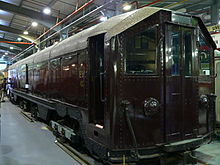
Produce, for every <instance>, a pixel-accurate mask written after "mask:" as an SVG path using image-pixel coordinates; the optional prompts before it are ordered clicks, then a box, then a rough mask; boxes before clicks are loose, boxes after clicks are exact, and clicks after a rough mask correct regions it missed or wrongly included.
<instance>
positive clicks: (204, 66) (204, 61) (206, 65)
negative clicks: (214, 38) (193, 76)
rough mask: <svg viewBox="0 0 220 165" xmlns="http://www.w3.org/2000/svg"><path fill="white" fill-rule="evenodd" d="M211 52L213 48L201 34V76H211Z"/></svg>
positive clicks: (199, 51) (199, 52)
mask: <svg viewBox="0 0 220 165" xmlns="http://www.w3.org/2000/svg"><path fill="white" fill-rule="evenodd" d="M210 51H211V46H210V45H209V44H208V43H207V42H206V40H205V37H204V36H203V35H202V34H200V36H199V48H198V55H199V67H200V72H199V73H200V75H210V53H211V52H210Z"/></svg>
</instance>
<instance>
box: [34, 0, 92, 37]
mask: <svg viewBox="0 0 220 165" xmlns="http://www.w3.org/2000/svg"><path fill="white" fill-rule="evenodd" d="M94 1H95V0H90V1H89V2H87V3H85V4H84V5H83V6H81V7H80V8H78V9H77V10H75V11H74V12H72V13H71V14H70V15H68V16H67V17H66V18H64V19H63V20H61V21H60V22H58V23H56V24H55V25H54V26H53V27H51V28H50V29H49V30H47V31H46V32H44V33H43V34H41V35H40V36H39V37H38V38H37V39H36V41H37V40H39V39H41V38H42V37H43V36H44V35H46V34H48V33H49V32H50V31H52V30H53V29H54V28H56V27H57V26H59V25H60V24H62V23H64V22H66V21H67V20H68V19H69V18H71V17H72V16H73V15H75V14H77V13H78V12H80V11H81V10H82V9H84V8H86V7H87V6H89V5H90V4H92V3H93V2H94Z"/></svg>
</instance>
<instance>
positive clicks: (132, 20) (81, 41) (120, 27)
mask: <svg viewBox="0 0 220 165" xmlns="http://www.w3.org/2000/svg"><path fill="white" fill-rule="evenodd" d="M159 10H162V8H156V7H145V8H142V9H138V10H134V11H131V12H128V13H124V14H121V15H117V16H114V17H112V18H110V19H108V20H107V21H105V22H102V23H100V24H97V25H95V26H93V27H91V28H88V29H86V30H84V31H82V32H80V33H77V34H75V35H74V36H72V37H70V38H68V39H66V40H64V41H62V42H60V43H59V44H58V45H57V46H56V48H55V49H54V50H52V53H51V55H52V57H51V58H53V57H56V56H59V55H61V54H66V53H69V52H71V51H77V50H81V49H84V48H86V47H87V39H88V38H89V37H91V36H95V35H98V34H102V33H106V35H105V40H109V39H110V38H111V37H113V36H115V35H117V34H120V33H121V32H123V31H125V30H126V29H128V28H130V27H132V26H134V25H135V24H137V23H138V22H140V21H142V20H144V19H145V18H147V17H149V16H151V15H153V14H154V13H156V12H158V11H159Z"/></svg>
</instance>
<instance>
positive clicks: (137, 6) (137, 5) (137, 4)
mask: <svg viewBox="0 0 220 165" xmlns="http://www.w3.org/2000/svg"><path fill="white" fill-rule="evenodd" d="M134 3H135V5H136V8H137V9H138V8H139V3H138V1H133V2H131V3H130V4H134Z"/></svg>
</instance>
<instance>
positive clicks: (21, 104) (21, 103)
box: [19, 99, 24, 109]
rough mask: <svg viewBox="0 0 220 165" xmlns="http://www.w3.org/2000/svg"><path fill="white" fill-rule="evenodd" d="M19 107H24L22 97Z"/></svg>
mask: <svg viewBox="0 0 220 165" xmlns="http://www.w3.org/2000/svg"><path fill="white" fill-rule="evenodd" d="M19 107H20V108H21V109H24V101H23V100H22V99H20V100H19Z"/></svg>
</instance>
